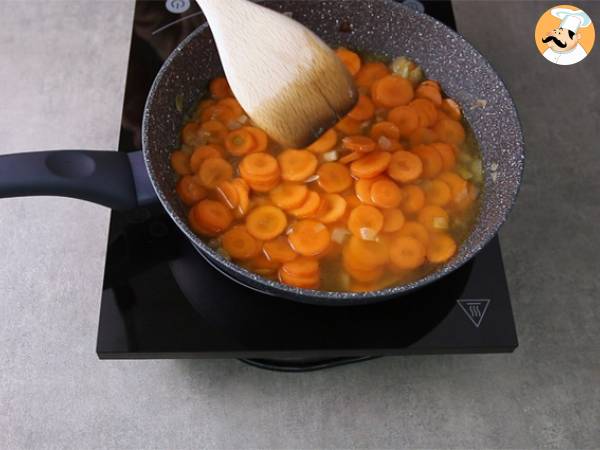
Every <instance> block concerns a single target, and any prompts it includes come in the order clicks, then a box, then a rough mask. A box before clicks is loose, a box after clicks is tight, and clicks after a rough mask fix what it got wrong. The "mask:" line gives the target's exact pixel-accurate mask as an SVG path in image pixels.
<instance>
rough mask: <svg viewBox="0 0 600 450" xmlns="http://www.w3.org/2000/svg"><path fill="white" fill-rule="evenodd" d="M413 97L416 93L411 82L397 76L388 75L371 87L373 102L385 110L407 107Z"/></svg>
mask: <svg viewBox="0 0 600 450" xmlns="http://www.w3.org/2000/svg"><path fill="white" fill-rule="evenodd" d="M413 96H414V91H413V87H412V84H410V81H408V80H407V79H406V78H402V77H400V76H397V75H388V76H386V77H384V78H382V79H380V80H378V81H376V82H375V83H374V84H373V85H372V86H371V98H372V99H373V102H374V103H375V104H376V105H378V106H383V107H384V108H394V107H396V106H400V105H406V104H408V102H410V101H411V100H412V99H413Z"/></svg>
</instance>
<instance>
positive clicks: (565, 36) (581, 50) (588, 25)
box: [535, 5, 595, 66]
mask: <svg viewBox="0 0 600 450" xmlns="http://www.w3.org/2000/svg"><path fill="white" fill-rule="evenodd" d="M594 39H595V31H594V24H593V23H592V19H590V16H588V15H587V14H586V13H585V11H583V10H582V9H579V8H577V7H575V6H571V5H559V6H557V7H555V8H550V9H549V10H548V11H546V12H545V13H544V14H543V15H542V17H540V20H538V23H537V26H536V27H535V43H536V45H537V48H538V50H539V51H540V53H541V54H542V56H543V57H544V58H546V59H547V60H548V61H550V62H552V63H554V64H558V65H561V66H568V65H571V64H575V63H578V62H579V61H581V60H583V59H584V58H585V57H586V56H587V55H588V54H589V53H590V51H591V50H592V47H593V46H594Z"/></svg>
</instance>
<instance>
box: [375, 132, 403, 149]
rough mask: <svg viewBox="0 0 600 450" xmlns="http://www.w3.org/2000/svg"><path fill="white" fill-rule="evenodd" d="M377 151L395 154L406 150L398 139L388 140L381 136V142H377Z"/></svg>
mask: <svg viewBox="0 0 600 450" xmlns="http://www.w3.org/2000/svg"><path fill="white" fill-rule="evenodd" d="M377 150H381V151H382V152H388V153H394V152H397V151H398V150H404V146H403V145H402V144H401V143H400V141H399V140H397V139H388V138H386V137H385V136H381V137H380V138H379V141H377Z"/></svg>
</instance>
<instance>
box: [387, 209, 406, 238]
mask: <svg viewBox="0 0 600 450" xmlns="http://www.w3.org/2000/svg"><path fill="white" fill-rule="evenodd" d="M382 213H383V228H382V229H381V231H383V232H384V233H393V232H395V231H400V230H401V229H402V227H403V226H404V222H405V221H406V219H405V218H404V213H403V212H402V210H401V209H398V208H392V209H384V210H383V211H382Z"/></svg>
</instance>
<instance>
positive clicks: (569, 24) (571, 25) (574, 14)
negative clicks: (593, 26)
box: [550, 8, 592, 33]
mask: <svg viewBox="0 0 600 450" xmlns="http://www.w3.org/2000/svg"><path fill="white" fill-rule="evenodd" d="M550 13H551V14H552V15H553V16H554V17H557V18H559V19H560V20H561V22H560V27H561V28H564V29H565V30H571V31H572V32H573V33H577V30H579V28H585V27H587V26H589V24H590V23H592V19H590V16H588V15H587V14H586V13H585V12H584V11H582V10H580V9H577V10H572V9H567V8H554V9H552V11H550Z"/></svg>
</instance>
